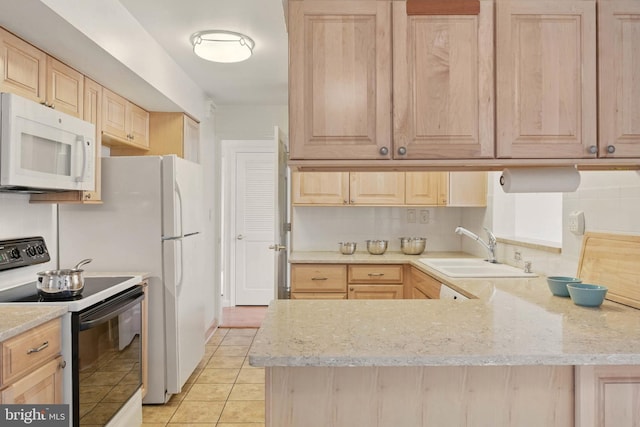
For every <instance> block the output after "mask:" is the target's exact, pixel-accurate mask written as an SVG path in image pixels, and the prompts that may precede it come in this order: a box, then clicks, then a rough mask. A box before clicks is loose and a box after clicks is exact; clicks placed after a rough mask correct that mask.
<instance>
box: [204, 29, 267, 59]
mask: <svg viewBox="0 0 640 427" xmlns="http://www.w3.org/2000/svg"><path fill="white" fill-rule="evenodd" d="M191 44H192V45H193V52H194V53H195V54H196V55H198V56H199V57H200V58H203V59H206V60H207V61H213V62H240V61H244V60H245V59H248V58H249V57H250V56H251V54H252V53H253V46H254V45H255V43H254V42H253V40H252V39H251V38H250V37H248V36H245V35H244V34H240V33H234V32H233V31H223V30H207V31H198V32H197V33H194V34H193V35H192V36H191Z"/></svg>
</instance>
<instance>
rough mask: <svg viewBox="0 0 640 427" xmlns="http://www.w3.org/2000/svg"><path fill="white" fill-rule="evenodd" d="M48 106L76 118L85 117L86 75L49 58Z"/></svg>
mask: <svg viewBox="0 0 640 427" xmlns="http://www.w3.org/2000/svg"><path fill="white" fill-rule="evenodd" d="M47 104H48V105H50V106H51V107H52V108H55V109H56V110H59V111H62V112H65V113H67V114H70V115H72V116H74V117H78V118H83V117H84V75H83V74H82V73H80V72H78V71H76V70H74V69H73V68H71V67H69V66H67V65H65V64H63V63H62V62H60V61H58V60H57V59H55V58H52V57H50V56H49V57H47Z"/></svg>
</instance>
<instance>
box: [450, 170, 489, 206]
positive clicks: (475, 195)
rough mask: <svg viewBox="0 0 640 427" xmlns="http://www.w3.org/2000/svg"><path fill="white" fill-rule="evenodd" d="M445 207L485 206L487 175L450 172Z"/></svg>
mask: <svg viewBox="0 0 640 427" xmlns="http://www.w3.org/2000/svg"><path fill="white" fill-rule="evenodd" d="M447 206H473V207H484V206H487V173H486V172H450V173H449V201H448V202H447Z"/></svg>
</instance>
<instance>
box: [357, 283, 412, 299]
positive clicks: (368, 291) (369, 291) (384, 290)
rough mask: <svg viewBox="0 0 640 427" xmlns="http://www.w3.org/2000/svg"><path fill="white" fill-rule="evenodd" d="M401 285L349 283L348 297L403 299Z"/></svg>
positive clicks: (402, 287)
mask: <svg viewBox="0 0 640 427" xmlns="http://www.w3.org/2000/svg"><path fill="white" fill-rule="evenodd" d="M403 294H404V286H402V285H349V299H403Z"/></svg>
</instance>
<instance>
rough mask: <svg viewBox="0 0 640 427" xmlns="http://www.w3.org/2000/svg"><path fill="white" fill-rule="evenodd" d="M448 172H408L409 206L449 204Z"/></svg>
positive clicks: (407, 192) (407, 197)
mask: <svg viewBox="0 0 640 427" xmlns="http://www.w3.org/2000/svg"><path fill="white" fill-rule="evenodd" d="M447 175H448V174H447V172H406V192H405V203H406V204H407V205H426V206H443V205H446V204H447V182H448V176H447Z"/></svg>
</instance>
